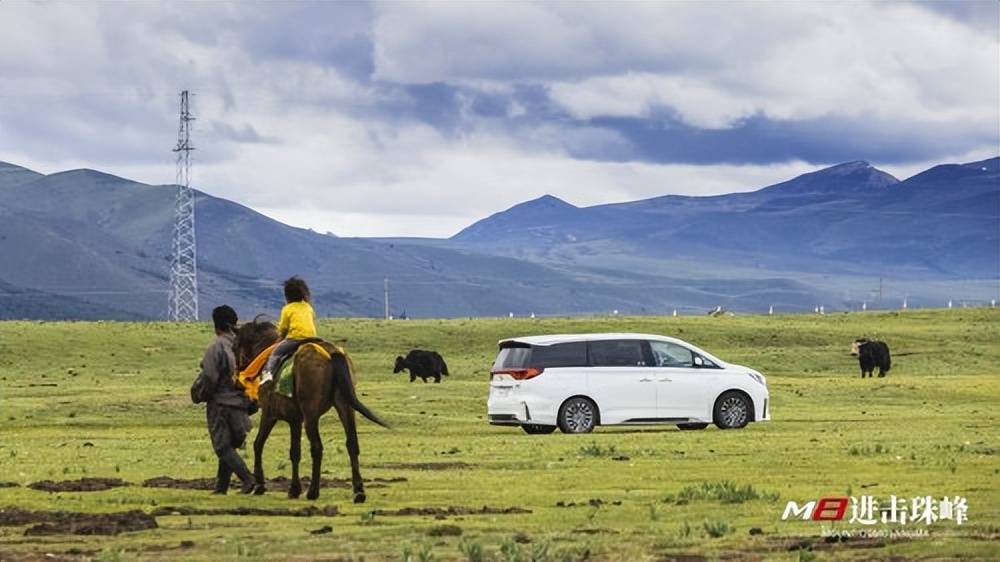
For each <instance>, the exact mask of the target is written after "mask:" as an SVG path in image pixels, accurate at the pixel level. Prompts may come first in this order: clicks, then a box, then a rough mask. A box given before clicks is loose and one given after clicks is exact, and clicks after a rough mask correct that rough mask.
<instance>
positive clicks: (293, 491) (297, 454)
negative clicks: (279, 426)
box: [288, 420, 312, 499]
mask: <svg viewBox="0 0 1000 562" xmlns="http://www.w3.org/2000/svg"><path fill="white" fill-rule="evenodd" d="M288 427H289V429H291V444H290V445H289V447H288V459H289V460H290V461H292V483H291V484H290V485H289V486H288V497H289V498H291V499H295V498H297V497H299V496H300V495H302V481H301V480H299V461H300V460H302V422H301V421H298V420H296V421H293V422H289V423H288ZM311 487H312V484H310V488H311Z"/></svg>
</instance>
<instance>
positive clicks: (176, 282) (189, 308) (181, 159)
mask: <svg viewBox="0 0 1000 562" xmlns="http://www.w3.org/2000/svg"><path fill="white" fill-rule="evenodd" d="M192 121H194V117H191V113H190V111H189V109H188V92H187V90H184V91H183V92H181V127H180V132H179V133H178V135H177V147H176V148H174V152H176V153H177V201H176V204H175V206H174V239H173V257H172V259H171V263H170V297H169V300H170V302H169V303H168V307H169V310H168V312H167V318H168V319H169V320H173V321H175V322H182V321H184V322H186V321H194V320H198V265H197V252H196V250H195V237H194V191H193V190H192V189H191V151H192V150H194V147H192V146H191V122H192Z"/></svg>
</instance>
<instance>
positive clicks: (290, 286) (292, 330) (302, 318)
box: [260, 276, 316, 384]
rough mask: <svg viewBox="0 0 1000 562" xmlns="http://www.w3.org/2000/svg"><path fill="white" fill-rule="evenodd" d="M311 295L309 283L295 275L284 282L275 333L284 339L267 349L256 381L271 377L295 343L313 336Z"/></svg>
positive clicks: (314, 313) (313, 322) (314, 324)
mask: <svg viewBox="0 0 1000 562" xmlns="http://www.w3.org/2000/svg"><path fill="white" fill-rule="evenodd" d="M311 299H312V295H311V294H310V293H309V286H308V285H306V282H305V281H303V280H302V279H300V278H299V277H297V276H293V277H291V278H289V279H287V280H286V281H285V302H286V304H285V306H284V307H282V309H281V316H280V317H279V318H278V334H279V335H280V336H281V337H282V338H284V339H282V340H281V342H280V343H279V344H278V346H277V347H275V348H274V351H272V352H271V356H270V357H268V359H267V363H266V364H265V365H264V371H263V372H262V373H261V375H260V383H261V384H264V383H266V382H268V381H270V380H272V379H273V378H274V370H275V368H276V367H278V366H279V365H280V363H281V360H282V358H283V357H284V356H285V355H287V354H289V353H292V352H294V351H295V349H296V348H297V347H298V345H299V342H301V341H302V340H304V339H306V338H314V337H316V312H315V311H313V307H312V305H311V304H309V301H310V300H311Z"/></svg>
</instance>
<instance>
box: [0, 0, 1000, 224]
mask: <svg viewBox="0 0 1000 562" xmlns="http://www.w3.org/2000/svg"><path fill="white" fill-rule="evenodd" d="M184 90H187V91H189V92H191V94H192V97H191V101H190V106H191V111H192V113H193V115H194V117H195V119H196V120H195V121H194V128H193V133H192V134H193V136H192V141H193V144H194V146H195V147H196V151H195V152H194V154H193V167H192V171H191V184H192V186H193V187H195V188H197V189H199V190H202V191H205V192H208V193H210V194H212V195H215V196H217V197H223V198H226V199H230V200H233V201H236V202H239V203H241V204H244V205H247V206H249V207H252V208H254V209H256V210H258V211H260V212H262V213H264V214H266V215H268V216H270V217H273V218H275V219H278V220H280V221H282V222H285V223H288V224H291V225H295V226H300V227H305V228H312V229H314V230H316V231H318V232H333V233H334V234H337V235H340V236H363V237H372V236H429V237H448V236H451V235H453V234H455V233H456V232H458V231H459V230H461V229H462V228H464V227H466V226H468V225H470V224H472V223H473V222H475V221H477V220H479V219H482V218H485V217H487V216H489V215H491V214H493V213H495V212H498V211H502V210H504V209H507V208H509V207H511V206H513V205H516V204H518V203H521V202H524V201H528V200H531V199H534V198H537V197H540V196H542V195H545V194H551V195H554V196H556V197H559V198H561V199H563V200H565V201H567V202H569V203H572V204H574V205H578V206H590V205H597V204H602V203H613V202H622V201H632V200H637V199H645V198H649V197H655V196H659V195H666V194H685V195H711V194H718V193H728V192H734V191H748V190H755V189H759V188H761V187H765V186H767V185H772V184H774V183H778V182H781V181H785V180H787V179H791V178H792V177H794V176H796V175H799V174H802V173H806V172H811V171H815V170H817V169H820V168H823V167H826V166H829V165H833V164H837V163H841V162H847V161H853V160H866V161H868V162H870V163H871V164H873V165H875V166H876V167H878V168H880V169H882V170H884V171H886V172H889V173H891V174H893V175H895V176H896V177H898V178H900V179H905V178H907V177H910V176H912V175H913V174H916V173H918V172H920V171H922V170H924V169H926V168H928V167H930V166H933V165H936V164H939V163H949V162H959V163H960V162H971V161H975V160H981V159H985V158H990V157H994V156H997V155H998V153H1000V3H998V2H995V1H994V0H987V1H981V2H980V1H973V2H964V1H941V2H923V1H919V2H903V1H891V2H890V1H884V2H864V1H852V2H847V1H844V2H835V1H822V2H785V1H776V2H763V1H716V2H694V1H659V2H657V1H642V2H640V1H634V2H610V1H609V2H601V1H586V2H572V1H547V2H528V1H525V2H514V1H475V0H471V1H420V2H402V1H393V2H361V1H351V2H322V1H312V2H304V1H302V2H298V1H283V2H278V1H267V2H254V1H240V2H224V1H210V2H209V1H206V2H197V1H177V2H170V1H165V0H158V1H127V0H121V1H103V2H95V1H88V0H72V1H59V0H46V1H37V2H33V1H24V0H4V1H3V2H0V160H2V161H5V162H10V163H13V164H17V165H20V166H24V167H27V168H30V169H33V170H35V171H38V172H42V173H46V174H48V173H55V172H60V171H64V170H69V169H74V168H93V169H97V170H100V171H103V172H108V173H111V174H115V175H118V176H122V177H126V178H129V179H134V180H137V181H141V182H144V183H149V184H171V183H174V181H175V179H176V165H175V157H176V154H175V153H174V152H173V150H172V149H173V148H174V147H175V146H176V145H177V138H178V131H179V122H180V121H179V115H180V92H181V91H184Z"/></svg>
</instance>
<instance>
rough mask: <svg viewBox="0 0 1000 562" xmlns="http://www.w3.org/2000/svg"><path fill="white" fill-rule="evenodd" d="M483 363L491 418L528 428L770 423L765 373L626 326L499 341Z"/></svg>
mask: <svg viewBox="0 0 1000 562" xmlns="http://www.w3.org/2000/svg"><path fill="white" fill-rule="evenodd" d="M499 348H500V350H499V353H498V354H497V357H496V360H495V361H494V363H493V367H492V369H491V370H490V396H489V399H488V401H487V411H488V415H489V422H490V423H491V424H493V425H511V426H520V427H521V428H522V429H524V431H526V432H527V433H552V432H553V431H555V430H556V428H557V427H558V428H559V429H560V430H561V431H562V432H564V433H588V432H590V431H593V429H594V428H595V427H596V426H599V425H616V424H653V423H667V424H675V425H677V426H678V427H679V428H680V429H705V428H706V427H708V425H709V424H710V423H714V424H715V425H716V426H718V427H719V428H720V429H737V428H742V427H744V426H746V424H747V423H749V422H759V421H767V420H769V419H771V418H770V411H769V410H768V399H769V394H768V390H767V380H766V379H765V378H764V375H762V374H760V373H759V372H757V371H755V370H753V369H751V368H749V367H743V366H741V365H733V364H731V363H727V362H725V361H723V360H722V359H719V358H718V357H715V356H714V355H712V354H710V353H708V352H706V351H704V350H702V349H699V348H697V347H695V346H693V345H691V344H689V343H687V342H685V341H682V340H679V339H677V338H672V337H668V336H659V335H652V334H631V333H605V334H571V335H569V334H562V335H549V336H526V337H518V338H508V339H503V340H500V342H499Z"/></svg>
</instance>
